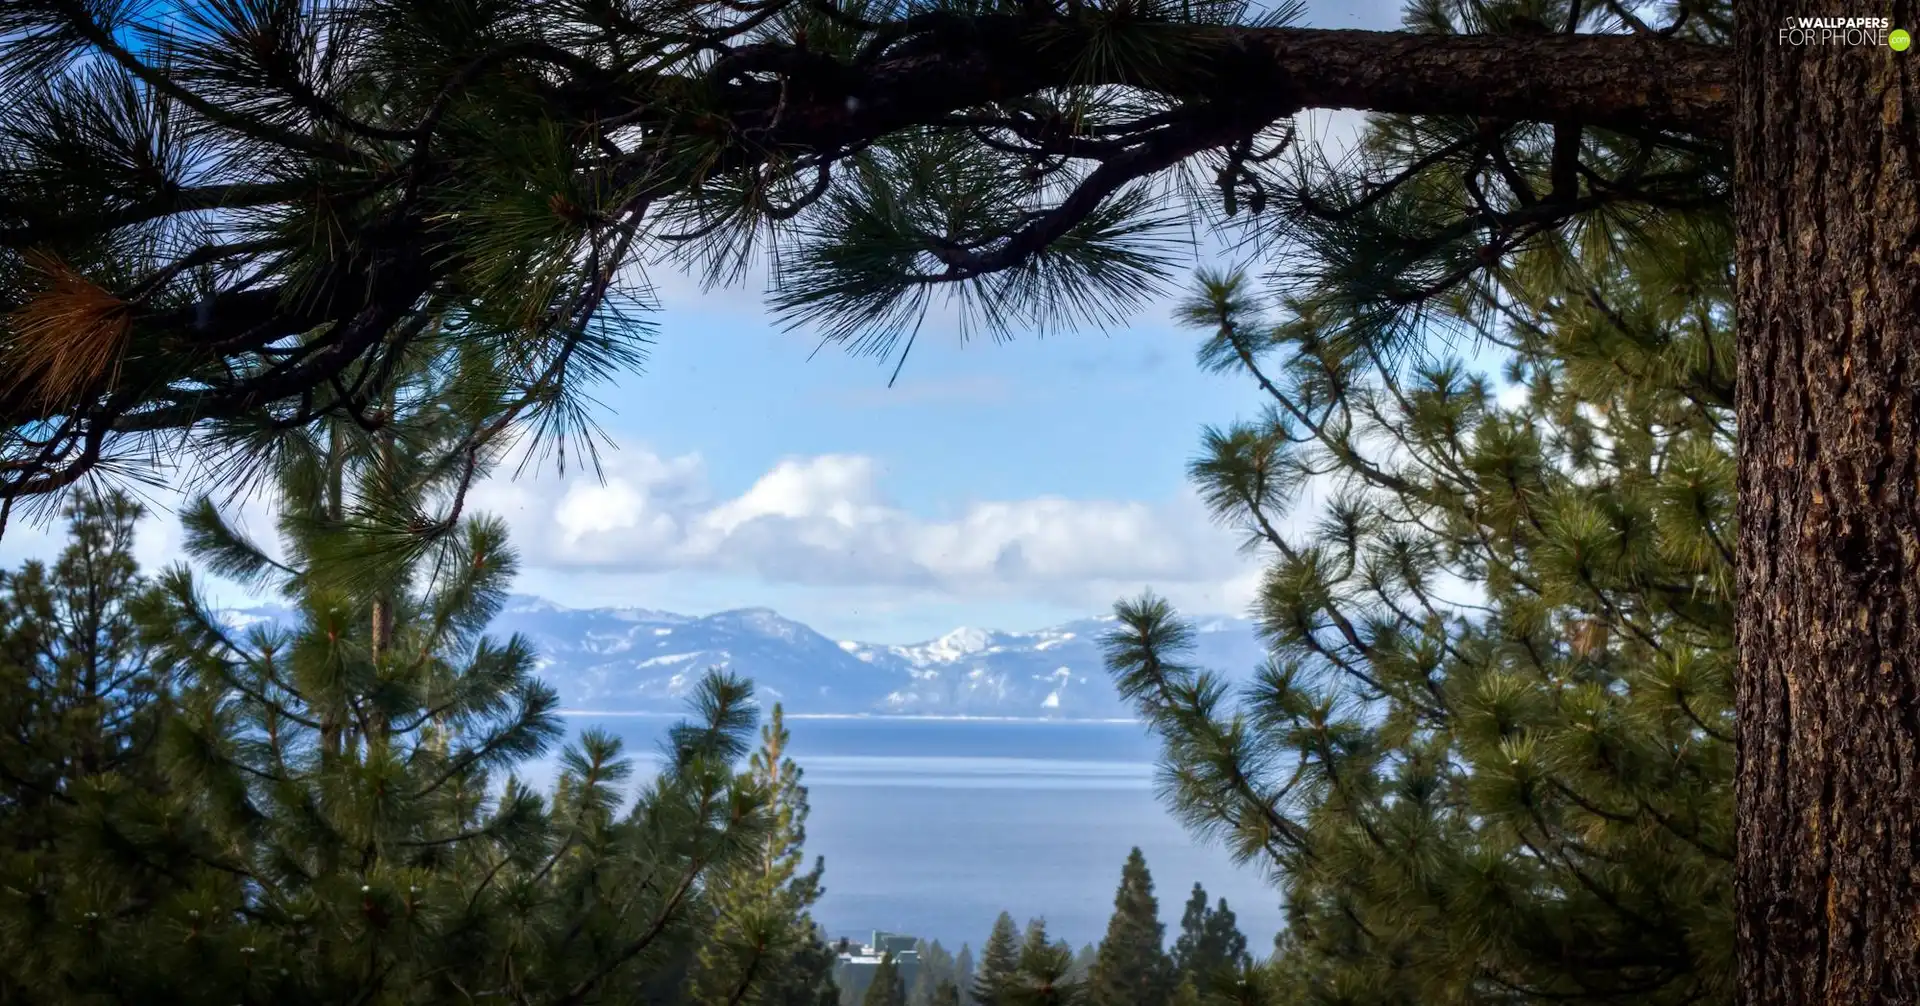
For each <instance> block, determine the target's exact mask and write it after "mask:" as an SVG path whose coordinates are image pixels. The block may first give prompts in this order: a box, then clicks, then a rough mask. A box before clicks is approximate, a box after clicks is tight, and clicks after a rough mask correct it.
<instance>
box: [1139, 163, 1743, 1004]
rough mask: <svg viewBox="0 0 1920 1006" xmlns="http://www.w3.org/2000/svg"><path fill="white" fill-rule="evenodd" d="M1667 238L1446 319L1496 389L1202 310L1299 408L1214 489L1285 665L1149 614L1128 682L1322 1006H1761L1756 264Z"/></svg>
mask: <svg viewBox="0 0 1920 1006" xmlns="http://www.w3.org/2000/svg"><path fill="white" fill-rule="evenodd" d="M1393 135H1396V134H1395V133H1394V132H1393V130H1392V129H1391V128H1389V127H1387V126H1385V125H1383V126H1381V127H1380V129H1379V130H1378V131H1376V133H1375V134H1374V140H1375V142H1378V143H1380V144H1386V143H1388V142H1390V140H1391V138H1392V136H1393ZM1655 236H1658V237H1660V238H1661V240H1662V241H1664V242H1665V245H1664V247H1661V246H1657V245H1656V244H1655V243H1653V238H1654V237H1655ZM1640 238H1641V239H1642V242H1643V243H1641V244H1638V245H1636V244H1634V243H1633V242H1625V241H1621V242H1614V241H1610V240H1608V238H1607V236H1606V235H1604V234H1598V233H1596V234H1593V235H1590V237H1589V240H1588V241H1587V242H1586V243H1584V244H1582V245H1579V246H1565V247H1560V248H1558V249H1557V250H1555V251H1553V252H1552V253H1547V252H1544V251H1543V252H1542V254H1540V255H1538V256H1534V257H1531V258H1523V259H1521V260H1520V265H1521V266H1522V268H1518V269H1516V270H1515V271H1514V272H1513V273H1511V274H1510V275H1508V276H1507V277H1505V281H1504V285H1503V288H1502V291H1501V296H1500V299H1499V300H1498V301H1497V302H1496V301H1474V300H1465V301H1461V302H1459V303H1456V304H1453V305H1451V306H1450V310H1451V314H1449V315H1437V316H1436V317H1437V318H1438V317H1447V318H1449V319H1450V320H1452V321H1453V322H1454V323H1456V324H1460V325H1465V326H1470V328H1469V331H1472V332H1475V333H1478V334H1479V335H1480V336H1481V337H1482V338H1484V339H1486V340H1489V341H1490V342H1491V344H1493V345H1495V346H1498V347H1501V348H1502V349H1503V350H1504V351H1505V353H1506V354H1507V355H1508V356H1509V360H1508V362H1507V365H1506V376H1507V377H1508V379H1509V380H1510V381H1511V382H1513V387H1512V388H1511V389H1510V390H1509V391H1507V392H1505V393H1497V389H1496V387H1495V385H1494V383H1493V381H1492V380H1491V378H1490V377H1489V376H1488V375H1486V374H1484V373H1478V372H1475V371H1474V370H1473V369H1472V368H1470V367H1468V366H1467V365H1466V364H1465V363H1463V362H1462V361H1460V360H1458V359H1452V358H1447V357H1443V356H1435V357H1430V358H1407V359H1401V360H1391V359H1388V358H1386V357H1383V356H1381V355H1380V353H1379V352H1378V347H1377V346H1373V345H1370V344H1369V343H1367V342H1366V341H1364V340H1358V339H1345V338H1341V337H1338V336H1336V335H1335V334H1333V333H1329V332H1327V331H1326V330H1325V329H1323V328H1322V327H1321V326H1320V325H1319V324H1318V322H1317V316H1316V315H1315V313H1314V312H1315V308H1314V306H1313V305H1312V304H1310V303H1303V302H1300V301H1298V300H1294V301H1286V300H1281V301H1280V309H1281V313H1280V314H1279V315H1278V316H1277V317H1275V316H1267V317H1263V316H1262V315H1261V314H1260V312H1259V310H1258V309H1257V307H1256V305H1255V301H1256V300H1257V297H1256V295H1255V294H1256V291H1255V290H1254V288H1253V287H1252V286H1251V283H1250V281H1249V280H1247V279H1246V278H1245V277H1244V276H1240V277H1236V276H1215V277H1212V278H1211V279H1210V280H1209V281H1207V282H1206V283H1205V284H1204V285H1203V288H1202V289H1201V290H1200V291H1199V292H1198V294H1197V295H1196V296H1195V298H1194V299H1193V301H1192V302H1191V303H1190V304H1189V305H1188V309H1187V311H1186V313H1185V317H1186V318H1187V319H1188V320H1189V321H1191V322H1192V323H1194V324H1196V325H1204V326H1205V327H1206V329H1207V331H1208V332H1209V337H1208V339H1207V341H1206V343H1205V345H1204V347H1203V350H1202V354H1203V360H1204V361H1205V362H1206V363H1208V364H1209V365H1211V366H1217V367H1219V368H1221V369H1223V370H1228V371H1233V372H1237V373H1241V374H1243V375H1245V376H1246V377H1247V379H1249V380H1251V381H1254V382H1256V383H1257V384H1258V385H1259V386H1260V387H1261V388H1262V389H1263V390H1264V391H1265V393H1266V394H1267V395H1268V396H1269V397H1270V399H1271V401H1272V408H1271V410H1270V411H1268V412H1267V413H1265V414H1263V415H1260V416H1258V417H1255V418H1253V419H1250V420H1246V421H1242V422H1239V423H1236V424H1235V425H1233V426H1231V427H1227V428H1222V429H1213V430H1209V431H1207V432H1206V434H1205V435H1204V446H1203V448H1202V450H1201V452H1200V454H1199V456H1198V457H1197V459H1196V460H1195V461H1194V463H1193V466H1192V475H1193V478H1194V480H1195V482H1196V484H1197V486H1198V488H1199V489H1200V491H1201V493H1202V494H1203V495H1204V496H1205V497H1206V498H1207V500H1208V501H1209V502H1210V503H1211V504H1212V506H1213V507H1214V508H1215V510H1216V512H1217V513H1218V514H1219V515H1220V516H1221V517H1222V518H1223V519H1224V520H1226V521H1228V522H1229V523H1230V524H1231V525H1232V526H1234V527H1236V528H1239V529H1242V530H1244V531H1246V532H1247V534H1248V536H1249V539H1250V540H1251V541H1252V542H1254V543H1255V544H1256V546H1257V547H1259V548H1261V549H1262V550H1263V551H1264V553H1265V554H1266V556H1267V557H1268V568H1267V571H1266V575H1265V578H1264V581H1263V584H1262V586H1261V589H1260V593H1259V597H1258V600H1257V612H1256V614H1257V616H1258V618H1259V622H1260V626H1261V628H1262V630H1263V632H1264V633H1265V634H1266V636H1267V638H1268V639H1269V641H1270V643H1271V646H1272V654H1271V659H1270V661H1269V663H1268V664H1267V666H1265V667H1263V668H1260V669H1258V670H1257V673H1256V674H1255V676H1254V678H1253V679H1252V681H1251V682H1249V683H1248V684H1246V685H1245V686H1244V687H1241V688H1238V689H1235V688H1234V687H1232V686H1230V685H1229V684H1228V683H1227V682H1226V680H1225V679H1223V678H1222V677H1220V676H1219V675H1217V674H1215V673H1213V672H1211V671H1205V670H1202V669H1198V668H1193V667H1190V666H1187V665H1186V664H1184V663H1183V662H1182V653H1183V649H1184V647H1185V646H1186V645H1187V644H1188V641H1189V639H1190V636H1189V635H1188V631H1189V630H1188V628H1187V627H1186V626H1185V625H1184V624H1182V623H1180V622H1179V621H1178V620H1176V619H1174V618H1173V617H1172V615H1171V612H1170V609H1169V608H1168V607H1167V606H1166V604H1165V603H1164V602H1162V601H1159V600H1157V599H1153V598H1147V599H1144V600H1142V601H1138V602H1129V603H1126V604H1123V605H1121V606H1120V607H1119V608H1118V609H1117V611H1118V612H1119V614H1120V615H1121V619H1122V624H1123V627H1122V628H1121V629H1120V630H1119V631H1117V632H1116V634H1115V635H1114V637H1113V638H1112V639H1111V640H1110V641H1109V645H1110V649H1109V661H1110V666H1111V668H1112V669H1113V671H1114V673H1115V675H1116V676H1117V680H1118V682H1119V684H1120V686H1121V688H1122V690H1123V691H1124V692H1125V693H1126V694H1127V695H1128V696H1130V697H1131V698H1132V699H1133V700H1134V701H1135V702H1136V704H1137V705H1138V707H1139V709H1140V710H1141V711H1142V713H1143V715H1145V716H1146V717H1147V718H1148V719H1150V720H1151V721H1152V722H1153V724H1154V729H1155V730H1156V731H1157V732H1158V733H1159V734H1160V736H1161V738H1162V739H1163V741H1164V745H1165V748H1164V751H1165V754H1164V757H1165V766H1166V771H1167V778H1168V790H1167V792H1168V794H1169V795H1170V797H1171V798H1172V800H1173V804H1174V807H1175V809H1176V811H1177V812H1178V813H1179V814H1180V815H1181V816H1182V817H1183V818H1184V819H1185V820H1186V821H1187V823H1188V824H1189V825H1190V826H1192V827H1194V828H1196V829H1197V830H1198V831H1199V832H1200V833H1202V834H1205V835H1210V836H1213V837H1216V838H1219V839H1221V840H1223V841H1225V842H1226V844H1227V845H1228V846H1229V847H1230V848H1231V849H1232V850H1233V851H1234V852H1235V853H1236V854H1237V855H1238V856H1239V857H1240V858H1242V859H1245V860H1250V861H1254V862H1258V863H1260V864H1261V865H1262V866H1264V867H1267V868H1269V869H1271V870H1273V871H1275V872H1276V873H1278V874H1279V875H1280V876H1282V877H1283V878H1284V884H1285V889H1284V894H1285V901H1286V905H1287V912H1288V934H1287V939H1286V940H1285V942H1284V943H1283V944H1282V945H1281V947H1280V952H1279V955H1278V958H1277V959H1278V960H1279V961H1280V962H1281V963H1280V964H1279V965H1278V967H1279V969H1280V971H1281V972H1282V973H1283V974H1284V977H1285V980H1286V981H1287V982H1291V983H1293V991H1292V992H1291V993H1289V994H1290V995H1294V996H1296V997H1297V998H1298V1001H1300V1002H1306V1003H1334V1002H1341V1003H1369V1004H1372V1003H1378V1004H1383V1006H1384V1004H1398V1003H1406V1004H1413V1003H1436V1002H1437V1003H1448V1002H1460V1003H1466V1002H1483V1001H1511V1002H1540V1003H1545V1002H1556V1003H1588V1004H1598V1003H1626V1002H1632V1003H1644V1004H1648V1006H1660V1004H1681V1003H1688V1004H1723V1006H1725V1004H1731V1003H1733V1002H1735V1001H1736V998H1735V975H1736V969H1735V961H1734V946H1735V939H1736V935H1735V934H1736V928H1735V923H1734V899H1733V872H1732V866H1733V861H1734V842H1733V838H1734V832H1733V827H1734V815H1733V791H1734V766H1735V759H1734V747H1733V743H1732V741H1733V722H1732V717H1731V707H1732V699H1733V687H1732V679H1733V668H1734V651H1733V628H1734V618H1733V612H1734V593H1733V586H1734V582H1735V578H1734V557H1733V542H1734V541H1735V540H1736V538H1737V535H1738V531H1737V528H1736V514H1735V509H1734V498H1735V492H1734V464H1733V446H1734V441H1733V433H1734V430H1733V415H1732V411H1731V410H1732V405H1733V389H1734V371H1733V369H1732V368H1733V364H1732V361H1733V360H1734V358H1735V357H1734V354H1733V353H1732V332H1731V328H1730V326H1731V310H1730V308H1731V306H1732V290H1731V283H1730V276H1729V271H1728V268H1727V267H1728V263H1729V261H1730V258H1731V250H1730V249H1729V247H1728V245H1727V243H1726V241H1727V233H1726V231H1725V230H1724V229H1716V228H1713V227H1707V226H1698V227H1695V226H1679V225H1677V224H1676V225H1672V226H1670V227H1669V228H1666V229H1662V228H1659V227H1652V228H1650V229H1649V230H1647V231H1643V232H1641V234H1640Z"/></svg>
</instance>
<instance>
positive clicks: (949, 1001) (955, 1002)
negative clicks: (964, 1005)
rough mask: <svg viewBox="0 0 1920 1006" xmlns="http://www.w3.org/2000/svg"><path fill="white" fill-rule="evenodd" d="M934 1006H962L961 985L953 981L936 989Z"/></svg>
mask: <svg viewBox="0 0 1920 1006" xmlns="http://www.w3.org/2000/svg"><path fill="white" fill-rule="evenodd" d="M932 1006H960V985H959V983H957V982H955V981H954V980H952V979H946V980H943V981H942V982H941V983H940V984H939V985H937V986H935V987H934V990H933V1000H932Z"/></svg>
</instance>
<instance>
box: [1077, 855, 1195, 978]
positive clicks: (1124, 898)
mask: <svg viewBox="0 0 1920 1006" xmlns="http://www.w3.org/2000/svg"><path fill="white" fill-rule="evenodd" d="M1165 933H1166V927H1165V926H1164V925H1162V924H1161V922H1160V904H1159V902H1158V900H1156V899H1155V898H1154V896H1153V876H1152V875H1151V874H1150V873H1148V872H1147V860H1146V857H1145V856H1143V855H1141V854H1140V850H1139V848H1138V847H1136V848H1134V850H1133V851H1132V852H1131V853H1129V854H1128V855H1127V862H1126V866H1125V867H1123V868H1122V869H1121V871H1120V889H1119V891H1118V892H1117V893H1116V894H1115V895H1114V898H1113V918H1112V920H1111V921H1109V922H1108V923H1107V935H1106V938H1105V939H1103V940H1101V941H1100V950H1099V953H1098V956H1096V957H1095V959H1094V963H1093V972H1092V974H1091V976H1090V980H1089V990H1088V991H1089V996H1090V998H1091V1002H1092V1003H1093V1004H1094V1006H1167V1004H1168V1002H1169V1000H1170V999H1171V997H1172V995H1173V990H1174V985H1175V980H1174V975H1173V968H1172V964H1171V962H1170V961H1168V959H1167V955H1166V952H1165V950H1164V948H1163V939H1164V936H1165Z"/></svg>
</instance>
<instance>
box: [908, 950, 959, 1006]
mask: <svg viewBox="0 0 1920 1006" xmlns="http://www.w3.org/2000/svg"><path fill="white" fill-rule="evenodd" d="M916 950H917V952H918V956H919V959H920V966H919V968H918V969H917V970H915V972H914V976H913V988H912V989H910V990H909V991H908V993H907V1004H908V1006H933V1000H934V996H935V994H936V993H938V992H939V990H940V986H941V985H943V984H947V983H956V987H958V986H957V979H956V978H955V974H954V961H953V955H952V954H950V953H947V948H946V947H943V946H941V945H940V941H939V940H921V941H919V943H918V944H917V946H916Z"/></svg>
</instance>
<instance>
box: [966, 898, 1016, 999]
mask: <svg viewBox="0 0 1920 1006" xmlns="http://www.w3.org/2000/svg"><path fill="white" fill-rule="evenodd" d="M1019 965H1020V931H1019V930H1018V929H1016V928H1014V924H1013V916H1011V915H1008V914H1007V913H1006V912H1001V913H1000V917H999V918H997V919H994V920H993V932H992V933H990V934H988V936H987V942H986V945H985V946H984V947H982V948H981V950H980V964H979V966H978V968H977V969H976V970H975V971H974V975H973V986H972V990H973V1001H974V1003H976V1004H977V1006H1000V995H1001V993H1002V992H1003V991H1004V990H1005V989H1006V987H1007V983H1008V982H1009V981H1011V980H1012V976H1013V972H1014V970H1015V969H1016V968H1018V967H1019Z"/></svg>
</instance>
